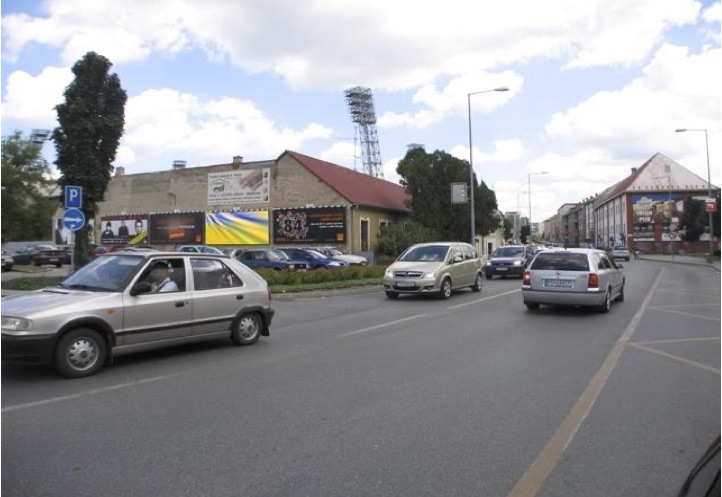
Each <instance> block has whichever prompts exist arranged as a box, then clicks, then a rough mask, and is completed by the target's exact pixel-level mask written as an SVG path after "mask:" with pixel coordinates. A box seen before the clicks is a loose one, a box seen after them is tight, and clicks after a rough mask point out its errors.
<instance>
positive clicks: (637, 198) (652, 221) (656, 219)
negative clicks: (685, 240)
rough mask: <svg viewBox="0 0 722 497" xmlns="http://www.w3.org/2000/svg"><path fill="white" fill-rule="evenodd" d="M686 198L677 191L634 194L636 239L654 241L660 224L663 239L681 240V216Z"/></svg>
mask: <svg viewBox="0 0 722 497" xmlns="http://www.w3.org/2000/svg"><path fill="white" fill-rule="evenodd" d="M683 211H684V200H683V197H682V196H681V195H680V194H676V193H671V194H670V193H645V194H643V195H632V223H633V226H634V240H635V241H654V232H655V229H654V227H655V225H658V226H660V227H661V228H660V232H661V233H662V235H661V239H662V241H679V240H680V232H679V228H680V218H681V217H682V213H683Z"/></svg>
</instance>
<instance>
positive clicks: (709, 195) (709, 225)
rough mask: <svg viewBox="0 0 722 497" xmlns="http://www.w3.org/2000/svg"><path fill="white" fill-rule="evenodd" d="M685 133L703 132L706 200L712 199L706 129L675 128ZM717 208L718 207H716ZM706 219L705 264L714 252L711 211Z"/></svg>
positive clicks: (678, 131)
mask: <svg viewBox="0 0 722 497" xmlns="http://www.w3.org/2000/svg"><path fill="white" fill-rule="evenodd" d="M686 131H703V132H704V145H705V149H706V151H707V198H712V180H711V178H710V170H709V139H708V137H707V129H705V128H677V129H676V130H675V132H677V133H684V132H686ZM717 208H719V206H718V207H717ZM707 214H708V217H707V230H708V231H709V245H708V249H707V262H712V254H713V252H714V243H713V240H712V238H713V237H714V231H713V230H712V223H713V220H712V211H709V212H708V213H707Z"/></svg>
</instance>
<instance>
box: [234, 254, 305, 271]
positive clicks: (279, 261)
mask: <svg viewBox="0 0 722 497" xmlns="http://www.w3.org/2000/svg"><path fill="white" fill-rule="evenodd" d="M235 258H236V259H237V260H239V261H241V262H242V263H243V264H245V265H246V266H248V267H250V268H251V269H275V270H277V271H282V270H287V271H299V270H305V269H308V263H307V262H306V261H296V260H293V259H291V258H290V257H288V255H286V253H285V252H283V251H281V250H274V249H250V250H244V251H242V252H239V253H237V254H235Z"/></svg>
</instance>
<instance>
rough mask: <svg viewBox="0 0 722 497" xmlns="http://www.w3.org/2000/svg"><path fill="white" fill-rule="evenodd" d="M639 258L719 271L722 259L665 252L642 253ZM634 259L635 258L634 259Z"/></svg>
mask: <svg viewBox="0 0 722 497" xmlns="http://www.w3.org/2000/svg"><path fill="white" fill-rule="evenodd" d="M639 259H640V260H642V261H645V260H646V261H658V262H673V263H675V264H689V265H693V266H707V267H710V268H712V269H714V270H715V271H717V272H718V273H719V272H720V261H719V260H714V261H712V263H709V262H707V261H706V260H705V258H704V257H702V256H699V257H697V256H693V255H664V254H640V255H639ZM632 260H634V259H632Z"/></svg>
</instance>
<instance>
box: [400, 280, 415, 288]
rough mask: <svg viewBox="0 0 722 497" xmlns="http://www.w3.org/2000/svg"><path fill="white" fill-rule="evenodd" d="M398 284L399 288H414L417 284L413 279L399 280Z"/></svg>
mask: <svg viewBox="0 0 722 497" xmlns="http://www.w3.org/2000/svg"><path fill="white" fill-rule="evenodd" d="M396 286H397V287H399V288H413V287H415V286H416V284H415V283H414V282H413V281H397V282H396Z"/></svg>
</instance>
